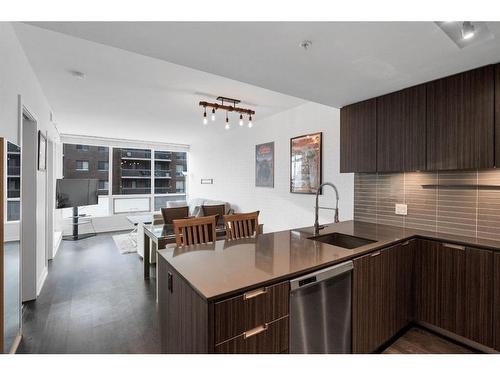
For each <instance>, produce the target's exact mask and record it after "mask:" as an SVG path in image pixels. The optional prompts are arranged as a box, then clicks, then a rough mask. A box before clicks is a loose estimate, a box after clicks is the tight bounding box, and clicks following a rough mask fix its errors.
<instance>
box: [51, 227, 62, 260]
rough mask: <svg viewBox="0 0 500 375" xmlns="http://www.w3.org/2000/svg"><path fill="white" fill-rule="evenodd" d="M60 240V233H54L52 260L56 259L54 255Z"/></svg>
mask: <svg viewBox="0 0 500 375" xmlns="http://www.w3.org/2000/svg"><path fill="white" fill-rule="evenodd" d="M61 240H62V232H54V251H53V253H52V259H54V258H55V257H56V254H57V252H58V251H59V245H61Z"/></svg>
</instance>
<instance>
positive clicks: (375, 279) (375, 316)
mask: <svg viewBox="0 0 500 375" xmlns="http://www.w3.org/2000/svg"><path fill="white" fill-rule="evenodd" d="M413 252H414V242H413V241H410V242H409V243H408V244H406V245H395V246H392V247H389V248H387V249H383V250H380V251H377V252H374V253H371V254H368V255H365V256H363V257H360V258H357V259H355V260H354V273H353V307H352V308H353V315H352V316H353V322H352V324H353V326H352V335H353V337H352V345H353V352H354V353H372V352H374V351H375V350H377V349H378V348H379V347H380V346H381V345H383V344H384V343H385V342H386V341H388V340H390V339H391V338H392V337H393V336H394V335H395V334H396V333H397V332H398V331H399V330H401V329H402V328H404V327H405V326H406V325H407V324H408V323H409V322H410V321H411V320H412V288H413V287H412V284H413V283H412V280H413Z"/></svg>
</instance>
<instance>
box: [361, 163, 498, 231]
mask: <svg viewBox="0 0 500 375" xmlns="http://www.w3.org/2000/svg"><path fill="white" fill-rule="evenodd" d="M457 185H459V186H457ZM463 185H472V186H470V187H469V186H466V187H464V186H463ZM484 185H488V186H498V188H497V187H484ZM450 186H452V187H450ZM481 186H482V187H481ZM396 203H405V204H407V205H408V215H407V216H400V215H396V214H395V205H396ZM354 219H355V220H359V221H367V222H371V223H379V224H387V225H395V226H401V227H407V228H416V229H423V230H430V231H439V232H444V233H452V234H459V235H462V236H469V237H479V238H487V239H492V240H500V170H496V169H492V170H480V171H445V172H411V173H370V174H365V173H357V174H356V175H355V177H354Z"/></svg>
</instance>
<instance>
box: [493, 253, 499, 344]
mask: <svg viewBox="0 0 500 375" xmlns="http://www.w3.org/2000/svg"><path fill="white" fill-rule="evenodd" d="M493 293H494V296H493V348H494V349H495V350H498V351H500V253H495V254H494V255H493Z"/></svg>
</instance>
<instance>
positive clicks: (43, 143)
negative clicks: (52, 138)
mask: <svg viewBox="0 0 500 375" xmlns="http://www.w3.org/2000/svg"><path fill="white" fill-rule="evenodd" d="M46 169H47V137H46V136H45V135H44V134H43V133H42V132H41V131H40V130H39V131H38V170H39V171H45V170H46Z"/></svg>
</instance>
